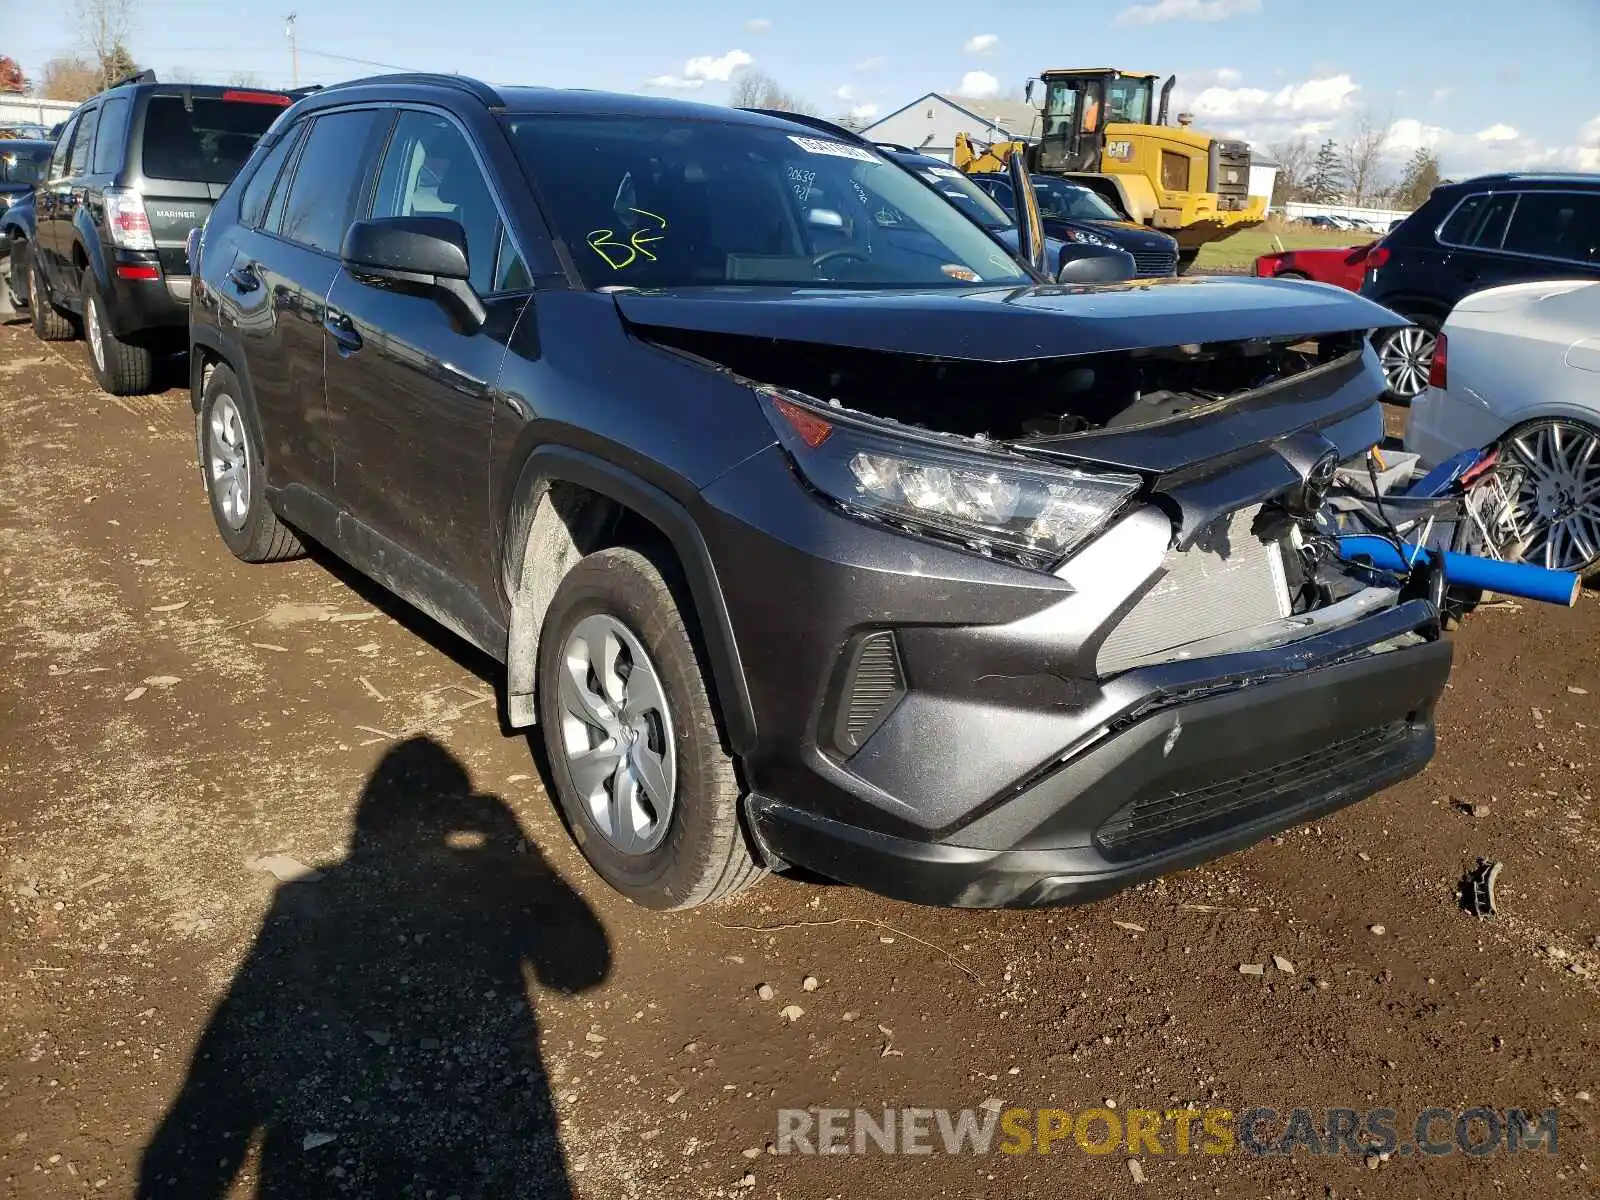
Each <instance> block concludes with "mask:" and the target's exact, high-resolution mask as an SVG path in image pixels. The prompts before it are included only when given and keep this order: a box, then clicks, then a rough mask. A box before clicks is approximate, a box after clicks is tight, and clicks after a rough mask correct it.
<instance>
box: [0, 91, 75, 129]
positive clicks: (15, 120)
mask: <svg viewBox="0 0 1600 1200" xmlns="http://www.w3.org/2000/svg"><path fill="white" fill-rule="evenodd" d="M77 107H78V106H77V104H76V103H75V102H74V101H71V100H41V99H39V98H38V97H36V96H10V95H0V125H20V124H23V123H27V124H30V125H43V126H44V127H45V128H46V129H49V128H50V127H51V126H53V125H55V124H57V123H58V122H61V121H65V120H66V119H67V118H68V117H69V116H71V115H72V110H73V109H75V108H77Z"/></svg>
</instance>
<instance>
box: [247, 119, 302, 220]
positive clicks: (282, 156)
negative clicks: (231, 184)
mask: <svg viewBox="0 0 1600 1200" xmlns="http://www.w3.org/2000/svg"><path fill="white" fill-rule="evenodd" d="M304 128H305V127H304V126H303V125H296V126H295V127H294V128H293V129H290V130H286V131H285V132H284V135H283V137H281V138H279V139H278V144H277V145H276V146H274V147H272V149H270V150H268V151H267V154H266V157H265V158H263V159H262V160H261V162H260V164H259V165H258V166H257V167H256V170H255V174H253V175H252V176H250V182H249V183H247V184H246V185H245V189H244V194H243V195H242V196H240V197H239V221H240V223H241V224H243V225H247V226H249V227H250V228H252V229H258V228H260V226H261V218H262V217H264V216H265V215H266V212H267V200H268V199H269V198H270V197H271V196H272V185H273V184H275V183H277V182H278V176H279V175H281V174H283V164H284V163H286V162H288V161H289V155H290V154H292V153H293V152H294V148H295V147H296V146H297V145H299V143H300V134H301V132H302V131H303V129H304ZM288 190H289V189H288V188H287V187H284V188H280V189H279V192H278V194H279V195H280V196H281V195H286V194H287V193H288Z"/></svg>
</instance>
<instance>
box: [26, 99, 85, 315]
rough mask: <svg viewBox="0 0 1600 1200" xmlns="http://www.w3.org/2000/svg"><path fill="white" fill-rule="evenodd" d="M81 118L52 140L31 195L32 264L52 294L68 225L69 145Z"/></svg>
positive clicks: (56, 286) (74, 118)
mask: <svg viewBox="0 0 1600 1200" xmlns="http://www.w3.org/2000/svg"><path fill="white" fill-rule="evenodd" d="M80 115H81V114H74V115H73V116H72V118H71V119H70V120H69V121H68V122H67V124H66V127H65V128H64V129H62V131H61V136H60V137H59V138H58V139H57V140H56V148H55V150H54V151H53V152H52V153H51V155H50V168H49V170H48V171H47V172H46V174H45V179H44V182H43V183H41V184H40V185H39V187H38V189H37V190H36V191H35V193H34V213H33V219H34V226H33V251H34V260H35V261H36V262H37V263H38V264H39V269H40V270H41V271H42V272H43V273H44V276H45V280H46V282H47V283H49V284H50V288H51V290H52V291H58V290H59V288H60V286H61V280H62V278H63V275H64V272H63V271H62V270H61V251H60V245H61V234H62V229H63V227H65V228H68V229H70V228H71V224H72V143H73V139H74V137H75V136H76V134H77V132H78V122H79V119H80Z"/></svg>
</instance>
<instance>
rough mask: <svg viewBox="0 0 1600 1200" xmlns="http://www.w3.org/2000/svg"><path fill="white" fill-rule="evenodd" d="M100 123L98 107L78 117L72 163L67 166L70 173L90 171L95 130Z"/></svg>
mask: <svg viewBox="0 0 1600 1200" xmlns="http://www.w3.org/2000/svg"><path fill="white" fill-rule="evenodd" d="M99 124H100V110H99V109H98V108H91V109H90V110H89V111H88V112H86V113H84V114H83V116H82V117H80V118H79V119H78V132H77V134H76V136H74V137H73V139H72V163H71V165H70V166H68V168H67V173H68V174H69V175H87V174H88V173H89V150H90V147H92V146H93V145H94V131H95V127H96V126H97V125H99Z"/></svg>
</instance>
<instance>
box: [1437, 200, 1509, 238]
mask: <svg viewBox="0 0 1600 1200" xmlns="http://www.w3.org/2000/svg"><path fill="white" fill-rule="evenodd" d="M1516 202H1517V197H1516V193H1514V192H1474V193H1473V194H1472V195H1470V196H1468V197H1467V198H1466V199H1464V200H1462V201H1461V203H1460V204H1458V205H1457V206H1456V210H1455V211H1454V212H1453V213H1451V214H1450V216H1449V217H1448V218H1447V219H1446V221H1445V223H1444V225H1443V226H1442V227H1441V228H1440V230H1439V240H1440V241H1441V242H1443V243H1444V244H1445V245H1447V246H1464V247H1467V248H1469V249H1475V250H1498V249H1499V248H1500V241H1501V239H1502V238H1504V237H1505V235H1506V223H1507V221H1508V220H1510V217H1511V209H1512V208H1513V206H1515V204H1516Z"/></svg>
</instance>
